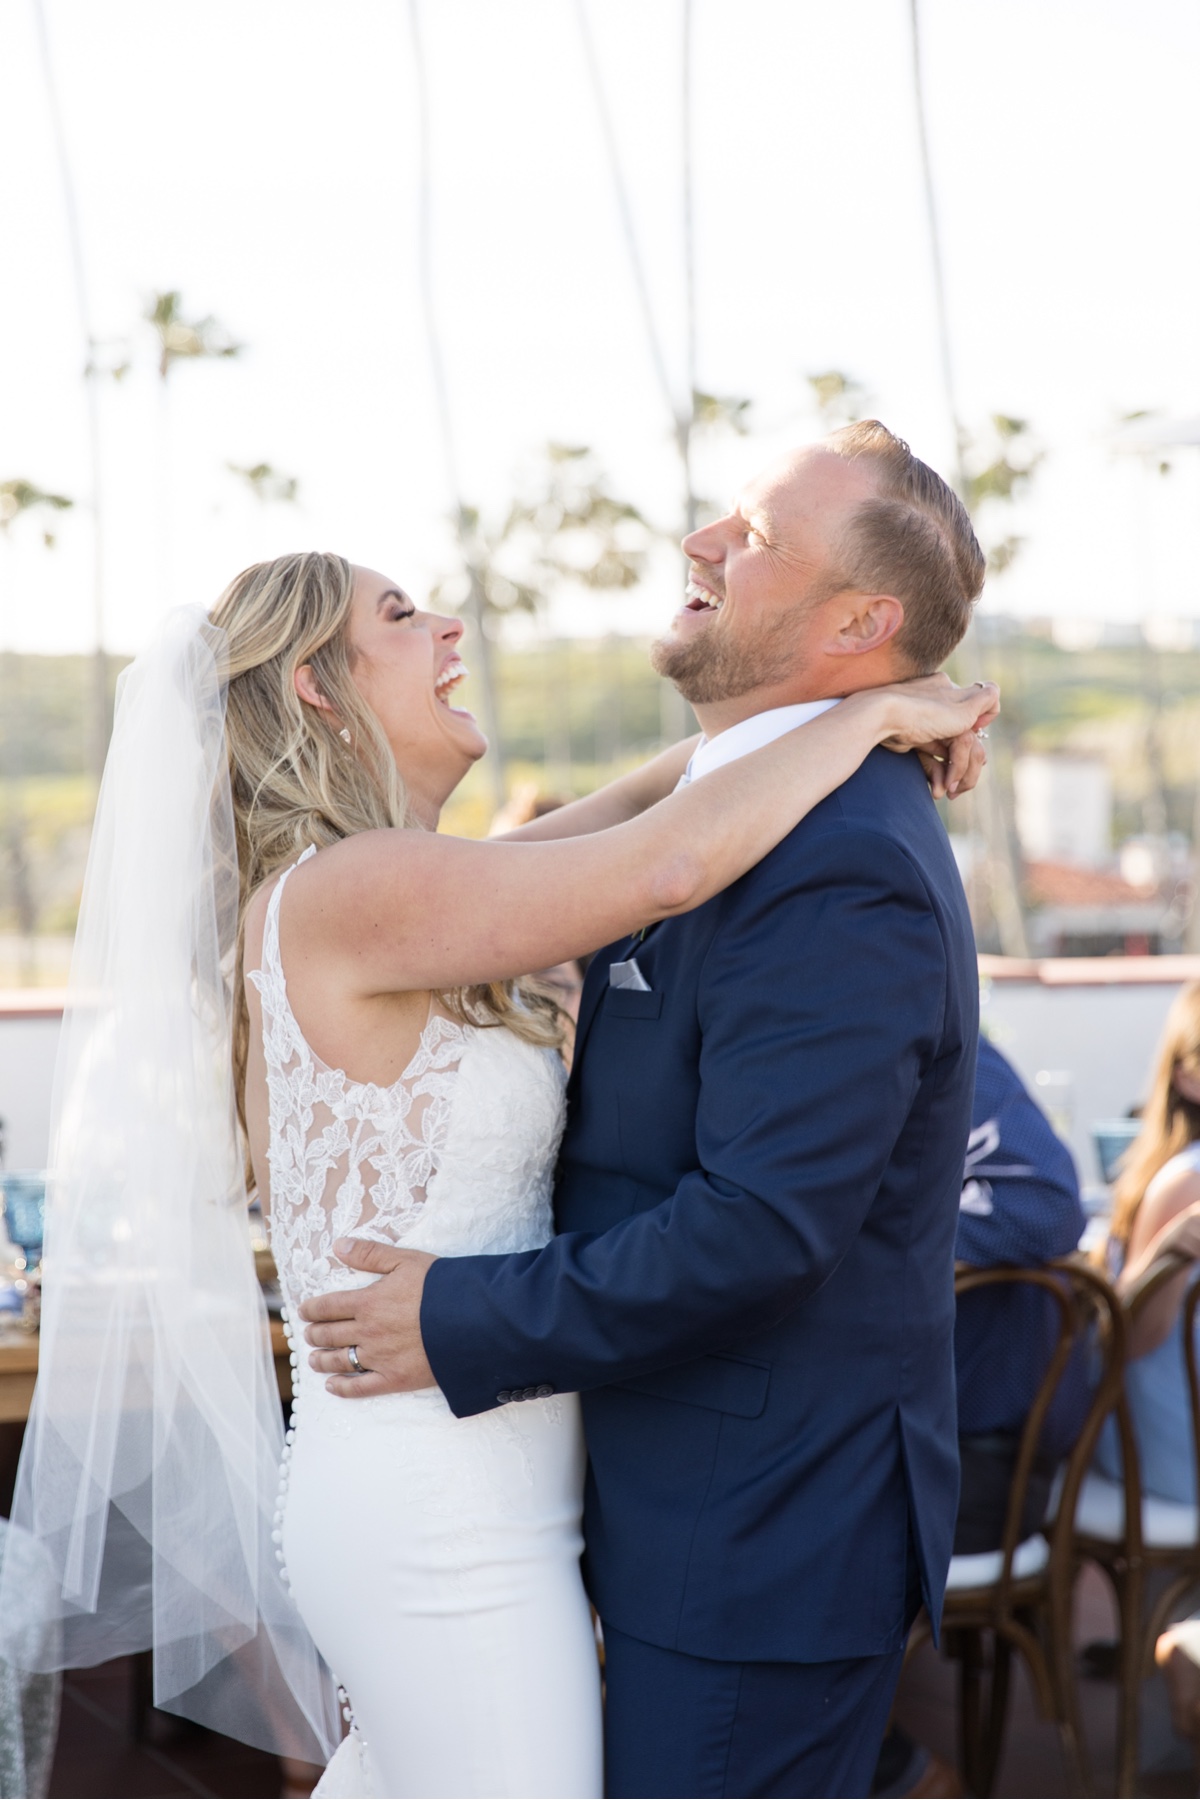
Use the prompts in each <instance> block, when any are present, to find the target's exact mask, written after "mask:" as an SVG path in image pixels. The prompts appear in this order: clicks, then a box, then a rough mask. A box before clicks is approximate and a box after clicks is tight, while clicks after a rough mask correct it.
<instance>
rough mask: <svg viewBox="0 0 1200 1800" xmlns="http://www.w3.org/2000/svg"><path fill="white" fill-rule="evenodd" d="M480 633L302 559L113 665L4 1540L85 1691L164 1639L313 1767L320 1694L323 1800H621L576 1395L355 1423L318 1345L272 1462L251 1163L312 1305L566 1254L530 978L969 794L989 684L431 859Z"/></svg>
mask: <svg viewBox="0 0 1200 1800" xmlns="http://www.w3.org/2000/svg"><path fill="white" fill-rule="evenodd" d="M462 631H463V627H462V625H461V624H460V623H459V622H458V621H457V620H454V619H447V618H440V617H438V616H436V615H434V614H432V613H429V612H424V611H420V610H418V609H417V608H416V606H415V605H414V604H413V602H412V600H411V599H410V598H409V597H408V595H407V594H406V593H405V591H404V590H403V589H402V588H400V587H399V586H397V585H396V584H395V583H394V582H392V581H390V580H388V579H387V578H385V577H384V576H382V575H379V574H376V573H374V572H372V571H370V570H367V569H362V568H354V567H352V566H351V565H350V564H349V563H347V562H345V561H344V560H343V559H342V558H340V557H336V556H329V555H317V554H301V555H294V556H285V557H280V558H277V559H276V560H275V561H273V562H269V563H264V564H259V565H257V566H256V567H254V568H251V569H249V570H247V571H246V572H245V573H243V574H242V575H240V576H239V577H238V578H237V580H236V581H234V582H233V584H232V585H231V586H230V587H229V589H228V590H227V591H226V593H225V594H224V595H223V596H222V598H221V599H220V601H219V602H218V604H217V606H216V607H215V608H214V610H213V612H212V614H211V617H210V618H206V617H205V616H204V615H203V614H201V613H198V612H188V611H184V612H181V613H177V614H173V615H172V616H171V618H170V619H169V620H168V622H167V624H166V626H165V628H164V630H163V632H162V634H161V636H160V638H159V641H158V642H157V643H156V645H155V646H154V647H153V648H152V649H151V650H150V651H148V652H147V653H146V654H145V655H144V656H142V657H140V658H139V659H138V661H137V662H136V663H135V664H134V665H133V667H132V669H131V670H130V671H129V672H128V673H127V675H126V677H125V678H124V683H123V688H122V693H121V698H120V704H119V708H118V718H117V724H116V728H115V731H114V739H113V747H112V751H111V753H110V758H109V765H108V768H107V771H106V774H105V781H104V786H103V790H102V794H101V800H100V805H99V809H98V813H97V822H96V830H95V835H94V839H93V847H92V852H91V857H90V861H89V869H88V876H87V881H86V884H85V892H84V903H83V908H82V911H81V919H80V929H79V935H78V939H77V946H76V961H75V965H74V967H73V971H72V988H73V993H72V1004H71V1007H70V1009H69V1014H68V1021H67V1029H66V1032H65V1034H64V1050H63V1053H62V1057H61V1060H60V1070H59V1079H58V1091H57V1098H56V1119H57V1125H56V1137H55V1144H54V1147H53V1153H52V1160H53V1179H52V1184H51V1194H50V1200H49V1204H48V1218H47V1234H46V1288H45V1297H44V1309H43V1341H42V1348H41V1375H40V1379H39V1386H38V1392H37V1396H36V1400H35V1406H34V1413H33V1417H32V1419H31V1426H30V1431H29V1433H28V1436H27V1440H26V1450H25V1453H24V1456H23V1460H22V1467H21V1472H20V1476H19V1483H18V1493H17V1500H16V1504H15V1508H14V1517H15V1519H16V1522H17V1523H18V1524H19V1525H22V1526H24V1527H25V1529H26V1530H27V1531H31V1532H32V1533H33V1534H34V1535H35V1536H36V1537H37V1538H38V1539H39V1540H40V1542H41V1544H42V1546H43V1548H44V1550H45V1552H46V1553H47V1554H48V1555H49V1557H50V1558H51V1560H52V1562H53V1565H54V1569H55V1575H56V1579H57V1582H58V1584H59V1588H60V1590H61V1595H62V1623H63V1629H64V1639H65V1647H64V1650H63V1653H62V1661H63V1663H64V1664H65V1665H66V1666H79V1665H80V1664H82V1663H87V1662H92V1661H98V1660H101V1659H102V1658H107V1657H112V1656H115V1655H119V1654H122V1653H125V1652H128V1651H130V1650H135V1649H140V1648H143V1647H145V1646H146V1645H148V1644H153V1647H154V1650H155V1700H156V1703H158V1704H160V1705H164V1706H167V1707H169V1708H171V1709H172V1710H175V1711H178V1712H183V1713H185V1714H187V1715H189V1716H191V1717H194V1718H199V1719H201V1720H203V1721H204V1722H205V1723H208V1724H211V1725H214V1726H215V1727H216V1728H217V1729H219V1730H222V1731H225V1732H227V1733H231V1734H234V1735H238V1736H241V1737H244V1738H245V1739H247V1741H251V1742H256V1743H260V1744H264V1745H266V1746H268V1747H271V1748H275V1749H277V1750H279V1751H280V1752H281V1753H282V1754H285V1755H289V1756H296V1757H303V1758H307V1759H309V1760H321V1761H325V1760H326V1759H327V1758H328V1757H329V1756H330V1755H331V1753H332V1751H333V1750H334V1748H335V1746H336V1745H337V1744H338V1740H339V1738H340V1736H341V1728H342V1721H341V1719H339V1718H338V1716H337V1712H338V1708H337V1706H335V1704H334V1703H333V1700H332V1697H331V1694H332V1687H331V1683H330V1681H329V1678H328V1676H327V1673H326V1671H327V1669H328V1670H332V1671H333V1672H334V1679H335V1680H336V1682H337V1683H338V1684H339V1696H338V1698H339V1701H340V1710H341V1713H342V1716H343V1718H344V1719H346V1720H349V1721H350V1723H351V1731H350V1734H349V1736H348V1737H347V1738H346V1740H345V1742H344V1743H343V1744H342V1746H341V1748H340V1749H339V1750H338V1752H337V1755H336V1756H335V1757H334V1758H333V1761H332V1763H331V1765H330V1767H329V1768H328V1769H327V1771H326V1774H325V1776H324V1778H323V1780H322V1783H321V1786H320V1788H319V1789H318V1792H320V1793H322V1794H330V1795H332V1794H345V1795H351V1794H355V1795H363V1794H367V1793H377V1794H381V1795H402V1794H424V1795H432V1794H452V1795H472V1794H473V1795H488V1794H521V1795H538V1794H547V1795H549V1794H554V1795H595V1794H600V1793H601V1792H602V1789H603V1776H602V1769H601V1749H600V1744H601V1737H600V1687H599V1677H598V1670H597V1660H596V1649H595V1642H594V1637H593V1633H592V1627H591V1622H590V1615H589V1610H588V1606H587V1601H586V1598H585V1595H584V1592H583V1588H582V1584H581V1581H580V1575H579V1554H580V1547H581V1545H580V1506H581V1487H582V1474H583V1458H584V1450H583V1443H582V1438H581V1433H580V1425H579V1415H578V1410H577V1402H576V1400H575V1398H574V1397H573V1396H561V1395H558V1396H553V1397H549V1396H541V1397H539V1396H525V1397H524V1398H525V1401H526V1403H524V1404H522V1405H521V1406H520V1407H517V1406H511V1405H510V1406H503V1407H500V1408H498V1409H497V1410H496V1411H494V1412H491V1413H487V1414H482V1415H480V1416H478V1417H474V1418H467V1419H462V1420H459V1419H455V1418H454V1417H453V1415H452V1414H451V1413H450V1411H449V1409H448V1407H447V1406H446V1404H445V1402H444V1400H443V1398H442V1396H441V1394H440V1392H439V1391H438V1390H437V1389H430V1390H428V1391H426V1392H424V1393H417V1394H410V1395H392V1396H382V1397H377V1398H374V1399H370V1400H367V1401H358V1402H354V1403H350V1402H348V1401H345V1400H342V1399H338V1398H337V1397H335V1396H333V1395H331V1394H329V1393H328V1392H326V1390H325V1386H324V1382H323V1381H322V1379H321V1378H320V1377H319V1376H317V1375H316V1374H314V1373H313V1372H312V1371H311V1370H310V1369H309V1367H308V1362H307V1357H300V1356H298V1355H297V1354H296V1353H295V1351H293V1353H292V1358H291V1360H292V1367H293V1378H294V1382H295V1388H296V1392H295V1402H294V1408H293V1413H292V1423H291V1428H290V1430H289V1431H288V1434H287V1442H286V1444H281V1441H280V1434H281V1427H280V1424H279V1414H278V1404H277V1398H276V1394H275V1389H274V1372H273V1369H272V1367H271V1361H270V1351H269V1339H268V1335H267V1331H266V1320H265V1314H264V1311H263V1305H262V1300H261V1295H260V1292H259V1290H258V1286H257V1282H256V1280H255V1275H254V1268H253V1260H252V1257H251V1254H250V1247H249V1238H248V1234H247V1231H246V1224H245V1205H244V1202H245V1188H244V1183H243V1174H242V1151H241V1148H240V1145H241V1144H242V1143H243V1142H244V1143H245V1144H246V1145H248V1150H249V1157H250V1161H251V1164H252V1170H253V1179H254V1182H255V1184H256V1186H257V1189H258V1192H259V1194H260V1195H261V1197H262V1199H263V1204H264V1208H265V1210H266V1211H267V1213H268V1216H269V1220H270V1232H271V1243H272V1248H273V1251H274V1256H275V1261H276V1264H277V1267H278V1271H279V1278H280V1283H281V1286H282V1290H283V1295H284V1301H285V1318H286V1317H287V1316H288V1315H291V1314H294V1312H295V1309H296V1308H297V1307H298V1306H299V1305H300V1303H301V1302H302V1301H303V1300H304V1299H305V1298H306V1297H308V1296H309V1295H312V1294H315V1293H317V1292H320V1291H324V1290H328V1289H329V1288H330V1287H337V1286H350V1285H355V1284H356V1283H358V1282H359V1281H361V1280H365V1279H367V1277H363V1276H359V1275H356V1274H355V1273H353V1272H352V1271H350V1270H348V1269H347V1268H345V1267H344V1266H343V1265H340V1264H338V1263H337V1262H336V1260H335V1259H334V1258H333V1255H332V1251H331V1246H332V1243H333V1241H334V1240H335V1239H336V1238H338V1237H341V1236H353V1235H359V1236H364V1237H369V1238H375V1239H378V1240H381V1241H383V1242H385V1243H388V1244H396V1243H400V1242H403V1243H404V1244H405V1245H406V1246H409V1247H414V1248H421V1249H424V1250H428V1251H430V1252H434V1253H436V1254H438V1255H440V1256H446V1255H455V1254H465V1253H468V1252H472V1253H474V1252H480V1251H509V1250H523V1249H532V1248H536V1247H539V1246H540V1245H542V1244H544V1243H545V1242H546V1241H547V1239H548V1238H549V1236H550V1235H551V1230H552V1225H551V1211H550V1200H551V1183H552V1173H553V1166H554V1160H555V1154H556V1149H557V1144H558V1139H559V1135H560V1132H561V1129H562V1123H563V1088H564V1075H563V1061H562V1050H563V1044H564V1027H563V1021H562V1020H561V1018H560V1016H559V1014H558V1011H557V1009H556V1007H555V1005H554V1003H553V1001H552V1000H551V999H550V998H549V996H548V993H547V991H546V990H544V989H543V988H542V987H540V986H539V985H538V983H537V982H536V981H535V980H532V979H530V978H528V977H527V975H526V974H525V971H528V970H531V969H539V968H546V967H548V966H550V965H553V964H557V963H561V962H564V961H566V960H568V959H569V958H572V957H576V956H579V955H581V954H583V953H585V952H587V951H589V950H590V949H592V948H594V947H595V946H596V945H598V944H602V943H605V942H608V941H610V940H612V939H614V938H617V937H619V936H621V935H622V934H623V933H628V932H631V931H636V930H637V929H638V928H639V927H640V926H643V925H646V924H648V923H650V922H651V921H653V920H655V919H658V918H664V917H667V916H670V915H672V914H675V913H680V912H686V911H688V910H690V909H691V908H693V907H696V906H699V905H701V904H702V903H703V902H704V901H705V900H706V899H708V898H709V897H710V896H711V895H713V894H714V893H716V892H717V891H719V890H720V889H721V888H723V887H725V886H726V885H728V884H729V883H730V882H732V881H734V880H736V879H737V878H738V877H739V876H741V875H742V874H744V873H745V871H746V870H747V869H749V868H750V867H751V866H752V865H753V864H754V863H755V862H757V861H758V860H759V859H760V858H761V857H763V856H764V855H766V854H767V852H768V851H769V850H771V849H772V848H773V847H774V846H775V845H776V844H777V843H778V842H779V841H780V840H781V839H782V838H783V837H784V836H785V835H786V834H787V833H788V832H789V831H790V830H791V829H792V828H793V827H794V826H795V825H796V824H797V823H798V822H799V820H800V819H801V818H803V817H804V815H805V814H806V813H807V812H808V811H809V810H810V809H811V808H812V807H813V806H814V805H815V804H816V803H817V802H818V801H820V800H821V799H823V798H824V797H825V796H826V795H827V794H828V793H830V792H831V791H832V790H833V789H834V788H835V787H837V786H838V785H840V783H841V782H843V781H844V780H845V779H846V778H847V777H848V776H849V775H850V774H852V773H853V771H854V770H855V769H856V768H857V767H858V766H859V764H860V763H861V762H862V761H863V759H864V758H865V757H866V756H867V754H868V753H869V752H870V751H871V749H872V748H874V747H875V746H876V745H878V744H880V743H885V742H886V743H888V744H889V745H890V746H891V747H893V748H897V749H905V748H916V747H923V751H924V754H925V756H926V757H927V758H931V757H932V756H933V755H935V754H936V756H937V760H936V762H932V761H928V760H927V768H929V769H930V771H931V777H932V778H933V779H934V785H935V789H936V790H937V791H942V790H943V789H944V788H945V787H946V785H947V784H950V785H951V788H952V790H953V787H954V786H955V785H961V786H963V787H966V786H970V785H972V784H973V781H974V779H975V777H976V775H977V773H978V769H979V766H980V764H981V762H982V753H981V752H980V751H978V750H977V748H976V740H975V738H974V736H973V735H972V733H973V728H975V727H976V726H977V725H978V724H979V723H981V722H982V721H983V720H984V719H985V718H986V717H987V716H988V715H990V713H991V712H993V711H994V710H995V690H994V689H990V688H983V687H981V686H979V685H977V686H976V687H974V688H971V689H962V690H960V689H956V688H954V687H953V685H952V684H951V683H949V682H948V681H947V680H946V679H945V678H944V677H940V676H934V677H930V678H928V679H926V680H921V681H914V682H910V683H905V684H902V685H901V686H898V687H894V688H882V689H874V690H871V691H869V692H865V693H861V694H857V695H854V696H852V697H851V698H850V699H848V700H846V701H844V702H843V703H842V704H841V705H839V706H838V707H836V708H834V709H833V710H831V711H829V712H827V713H825V714H823V715H822V716H821V717H820V718H817V719H814V720H813V721H811V722H810V723H809V724H807V725H804V726H802V727H801V728H800V729H798V730H796V731H793V732H791V733H789V734H788V735H787V736H785V737H783V738H781V739H780V740H778V742H776V743H774V744H772V745H770V746H769V747H767V748H765V749H761V750H758V751H755V752H754V753H752V754H751V755H749V756H746V757H744V758H743V759H742V760H741V761H738V762H735V763H732V764H730V765H728V766H727V767H725V768H722V769H719V770H717V771H715V772H713V773H712V774H711V775H709V776H708V777H707V778H706V779H705V780H704V781H703V782H698V783H695V784H693V785H691V786H689V787H686V788H685V789H683V790H682V791H680V792H674V790H675V788H676V784H677V782H678V780H679V777H680V775H681V774H682V772H683V769H684V766H685V764H686V761H687V757H688V754H689V752H690V750H691V748H692V747H693V746H692V745H691V744H682V745H679V746H676V747H675V748H674V749H672V750H668V751H666V752H665V753H664V754H662V755H661V756H659V757H657V758H656V759H655V760H654V761H652V762H650V763H648V764H647V765H646V766H645V767H644V768H642V769H639V770H637V771H635V772H634V773H633V774H631V775H626V776H623V777H621V778H620V779H618V780H616V781H614V782H612V783H610V784H609V785H608V786H607V787H605V788H602V789H601V790H600V791H599V792H598V793H595V794H593V795H591V796H590V797H589V798H587V799H584V800H578V801H575V802H573V803H571V804H570V805H568V806H565V807H563V808H562V809H561V810H559V811H558V812H556V813H554V814H552V815H550V816H549V817H547V818H543V819H540V820H537V821H535V822H534V823H533V824H531V825H528V826H525V827H522V828H521V829H520V830H518V831H514V832H511V833H509V834H508V836H507V837H506V838H504V839H500V840H493V841H489V842H486V843H477V842H470V841H466V840H463V839H457V838H453V837H448V836H441V835H437V831H436V828H437V823H438V814H439V810H440V808H441V806H442V805H443V804H444V802H445V801H446V799H447V798H448V797H449V795H450V794H451V793H452V792H453V791H454V789H455V787H456V786H457V785H458V783H459V782H460V781H461V780H462V778H463V776H464V775H465V774H466V772H467V771H468V769H469V768H470V767H471V766H472V764H473V763H474V762H475V761H476V760H477V759H478V758H479V757H480V756H482V755H483V754H484V751H485V750H486V748H487V745H486V742H485V740H484V738H483V737H482V736H481V735H480V733H479V731H478V729H477V728H476V725H475V722H474V720H473V718H472V717H471V715H470V713H468V712H465V711H462V710H460V709H457V708H455V707H453V706H452V705H451V704H450V701H451V696H452V693H453V690H454V688H455V687H456V686H457V685H458V683H459V682H460V681H461V680H462V679H463V678H464V677H465V675H466V669H465V667H464V665H463V663H462V662H461V660H460V657H459V645H460V640H461V638H462ZM939 745H940V746H942V747H943V749H942V751H938V749H937V747H938V746H939ZM235 1111H236V1114H237V1118H236V1120H235ZM529 1402H532V1403H529ZM13 1580H14V1577H13V1575H12V1573H11V1572H10V1571H9V1570H8V1569H7V1568H6V1569H5V1570H4V1573H3V1582H4V1584H5V1585H6V1586H9V1587H10V1588H11V1584H12V1581H13ZM8 1610H9V1609H8V1608H7V1607H6V1605H5V1595H4V1593H3V1592H0V1620H2V1619H3V1617H4V1616H5V1614H6V1613H7V1612H8ZM10 1636H11V1634H10ZM314 1645H315V1649H314ZM10 1647H11V1646H10Z"/></svg>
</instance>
